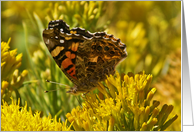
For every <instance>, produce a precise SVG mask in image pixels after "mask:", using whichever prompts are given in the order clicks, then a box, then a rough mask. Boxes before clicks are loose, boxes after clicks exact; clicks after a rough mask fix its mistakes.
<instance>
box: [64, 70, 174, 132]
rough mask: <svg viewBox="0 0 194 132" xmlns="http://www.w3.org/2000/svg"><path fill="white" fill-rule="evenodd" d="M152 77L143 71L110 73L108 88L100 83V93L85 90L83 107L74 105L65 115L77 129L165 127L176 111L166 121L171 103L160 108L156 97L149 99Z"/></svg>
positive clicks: (144, 129) (107, 81) (126, 129)
mask: <svg viewBox="0 0 194 132" xmlns="http://www.w3.org/2000/svg"><path fill="white" fill-rule="evenodd" d="M151 80H152V75H146V74H145V73H144V72H143V73H139V74H136V75H133V74H132V73H128V75H123V76H120V75H119V73H116V77H113V76H112V75H111V76H110V77H108V78H107V80H106V81H105V83H106V86H107V88H106V87H105V86H104V85H102V84H100V83H99V87H98V90H99V91H100V93H99V94H98V95H97V94H94V93H89V94H87V95H86V96H85V98H83V99H84V100H85V102H84V103H83V104H82V107H80V106H78V107H77V108H74V109H73V110H72V111H71V113H67V114H66V117H67V118H68V120H69V122H71V123H73V127H74V129H75V130H76V131H77V130H86V131H107V130H110V131H113V130H119V131H135V130H136V131H139V130H143V131H147V130H165V129H166V128H167V127H168V126H169V125H170V124H171V123H172V122H173V121H174V120H176V119H177V115H175V116H174V117H173V118H171V119H170V120H168V121H166V120H167V118H168V115H169V114H170V113H171V111H172V109H173V106H172V105H169V106H168V105H166V104H165V105H164V106H163V108H162V110H159V109H158V108H157V106H158V105H159V101H153V103H150V102H151V99H152V97H153V95H154V93H155V92H156V88H152V89H151V88H150V83H151ZM102 93H103V94H102Z"/></svg>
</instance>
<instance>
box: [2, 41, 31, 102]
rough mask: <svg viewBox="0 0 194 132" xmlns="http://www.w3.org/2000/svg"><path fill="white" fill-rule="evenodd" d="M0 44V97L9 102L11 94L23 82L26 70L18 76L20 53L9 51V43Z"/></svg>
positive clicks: (15, 50)
mask: <svg viewBox="0 0 194 132" xmlns="http://www.w3.org/2000/svg"><path fill="white" fill-rule="evenodd" d="M10 41H11V38H10V39H9V40H8V42H1V96H2V98H3V99H5V100H9V98H10V96H11V92H12V91H13V90H17V89H18V88H19V87H20V86H21V85H22V83H23V82H24V79H25V77H26V76H27V74H28V71H27V70H24V71H22V73H21V74H20V75H19V70H18V69H17V68H19V67H20V66H21V63H22V62H21V61H22V53H21V54H18V55H17V49H14V50H9V49H10V47H9V43H10Z"/></svg>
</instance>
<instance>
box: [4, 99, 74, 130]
mask: <svg viewBox="0 0 194 132" xmlns="http://www.w3.org/2000/svg"><path fill="white" fill-rule="evenodd" d="M19 104H20V100H18V104H16V101H15V102H14V101H13V99H12V104H10V105H8V104H7V103H6V102H4V101H3V105H1V130H2V131H70V130H71V129H70V128H71V125H70V126H69V127H67V120H66V121H65V122H62V123H61V122H60V119H59V122H58V121H57V119H56V117H55V118H54V119H52V118H51V115H49V116H48V117H44V118H41V117H40V112H36V113H35V114H34V115H33V114H32V111H31V108H29V111H28V110H27V103H26V105H25V106H24V107H20V106H19Z"/></svg>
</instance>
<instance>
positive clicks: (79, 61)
mask: <svg viewBox="0 0 194 132" xmlns="http://www.w3.org/2000/svg"><path fill="white" fill-rule="evenodd" d="M43 39H44V42H45V44H46V46H47V48H48V50H49V51H50V53H51V55H52V57H53V58H54V60H55V62H56V63H57V65H58V66H59V68H60V69H61V70H62V71H63V73H64V74H65V75H66V76H67V77H68V78H69V79H70V80H71V81H72V82H73V83H74V84H75V85H76V86H77V87H76V88H74V89H72V91H80V92H87V91H90V90H91V89H92V88H94V87H96V85H97V83H98V82H99V81H103V80H105V79H106V75H110V74H114V72H115V67H116V65H117V64H118V63H119V62H120V61H121V60H122V59H124V58H125V57H126V56H127V53H126V51H125V49H126V45H125V44H123V43H121V42H120V39H116V38H114V36H113V35H108V34H106V33H105V32H97V33H90V32H88V31H87V32H86V31H85V30H84V29H81V28H73V29H71V30H69V26H68V25H67V24H66V23H65V22H64V21H62V20H56V21H51V22H50V23H49V25H48V29H45V30H44V31H43Z"/></svg>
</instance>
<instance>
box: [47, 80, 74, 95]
mask: <svg viewBox="0 0 194 132" xmlns="http://www.w3.org/2000/svg"><path fill="white" fill-rule="evenodd" d="M46 82H49V83H53V84H58V85H63V86H66V87H69V88H58V89H54V90H49V91H47V90H46V91H44V92H45V93H48V92H52V91H57V90H62V89H70V88H71V87H70V86H68V85H65V84H62V83H58V82H53V81H50V80H46Z"/></svg>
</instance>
